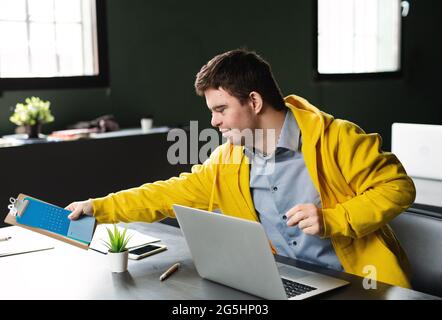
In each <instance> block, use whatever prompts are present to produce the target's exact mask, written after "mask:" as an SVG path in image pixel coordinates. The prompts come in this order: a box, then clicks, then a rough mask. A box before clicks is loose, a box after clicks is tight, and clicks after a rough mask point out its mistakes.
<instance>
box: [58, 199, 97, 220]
mask: <svg viewBox="0 0 442 320" xmlns="http://www.w3.org/2000/svg"><path fill="white" fill-rule="evenodd" d="M65 209H66V210H69V211H72V213H71V214H70V215H68V218H69V219H71V220H77V219H78V218H79V217H80V216H81V215H82V214H86V215H88V216H92V214H93V208H92V201H91V200H85V201H76V202H72V203H71V204H70V205H68V206H67V207H66V208H65Z"/></svg>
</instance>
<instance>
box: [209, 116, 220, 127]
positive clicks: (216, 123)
mask: <svg viewBox="0 0 442 320" xmlns="http://www.w3.org/2000/svg"><path fill="white" fill-rule="evenodd" d="M210 124H211V125H212V127H219V126H220V124H221V121H220V120H219V118H218V117H217V116H216V115H214V114H213V115H212V120H211V121H210Z"/></svg>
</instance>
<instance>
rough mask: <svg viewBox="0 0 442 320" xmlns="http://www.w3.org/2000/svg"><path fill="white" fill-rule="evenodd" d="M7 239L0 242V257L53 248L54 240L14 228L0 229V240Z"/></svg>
mask: <svg viewBox="0 0 442 320" xmlns="http://www.w3.org/2000/svg"><path fill="white" fill-rule="evenodd" d="M9 237H10V239H9V240H6V241H0V257H6V256H11V255H16V254H22V253H29V252H35V251H41V250H48V249H53V248H54V240H52V239H49V238H48V237H46V236H43V235H40V234H36V233H35V232H32V231H29V230H26V229H23V228H20V227H16V226H13V227H7V228H0V239H4V238H9Z"/></svg>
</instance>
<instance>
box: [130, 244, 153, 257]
mask: <svg viewBox="0 0 442 320" xmlns="http://www.w3.org/2000/svg"><path fill="white" fill-rule="evenodd" d="M155 249H158V247H157V246H152V245H147V246H143V247H140V248H136V249H133V250H129V252H130V253H132V254H136V255H141V254H144V253H146V252H150V251H153V250H155Z"/></svg>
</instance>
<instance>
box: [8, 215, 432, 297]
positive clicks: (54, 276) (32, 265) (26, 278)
mask: <svg viewBox="0 0 442 320" xmlns="http://www.w3.org/2000/svg"><path fill="white" fill-rule="evenodd" d="M130 227H131V228H133V229H136V230H138V231H140V232H143V233H145V234H148V235H151V236H153V237H156V238H160V239H162V243H164V244H166V245H167V246H168V250H166V251H163V252H161V253H158V254H156V255H153V256H150V257H147V258H144V259H142V260H139V261H132V260H129V268H128V272H125V273H120V274H115V273H111V272H110V271H109V268H108V261H107V259H106V258H107V257H106V255H104V254H101V253H98V252H95V251H92V250H88V251H86V250H83V249H79V248H77V247H74V246H71V245H68V244H66V243H64V242H61V241H57V240H53V241H54V246H55V249H51V250H47V251H41V252H33V253H27V254H21V255H15V256H8V257H2V258H0V285H1V290H0V300H5V299H85V300H95V299H118V300H124V299H161V300H169V299H173V300H181V299H207V300H225V299H228V300H242V299H257V297H254V296H251V295H249V294H247V293H244V292H240V291H237V290H235V289H232V288H229V287H226V286H223V285H220V284H217V283H214V282H211V281H208V280H204V279H202V278H200V277H199V276H198V274H197V272H196V270H195V266H194V264H193V262H192V259H191V256H190V253H189V250H188V248H187V245H186V243H185V241H184V239H183V237H182V235H181V231H180V229H178V228H176V227H172V226H169V225H166V224H162V223H152V224H145V223H134V224H130ZM7 228H10V227H7ZM42 237H44V236H42ZM277 260H278V261H280V262H283V263H287V264H292V265H295V266H297V267H301V268H305V269H308V270H313V271H316V272H322V273H325V274H329V275H331V276H335V277H340V278H342V279H345V280H347V281H349V282H350V285H348V286H346V287H343V288H339V289H337V290H334V291H330V292H328V293H325V294H323V295H320V296H318V297H317V299H434V298H436V297H434V296H430V295H427V294H424V293H420V292H417V291H413V290H408V289H403V288H400V287H394V286H390V285H387V284H383V283H380V282H378V284H377V289H376V290H365V289H364V288H363V279H362V278H360V277H357V276H353V275H350V274H346V273H341V272H337V271H333V270H330V269H323V268H320V267H317V266H313V265H309V264H306V263H302V262H299V261H296V260H292V259H289V258H284V257H277ZM178 261H179V262H180V263H181V267H180V269H179V270H178V271H177V272H175V273H174V274H173V275H172V276H170V277H169V278H168V279H167V280H165V281H163V282H160V281H159V277H160V275H161V274H162V273H163V272H164V271H165V270H166V269H167V268H168V267H170V266H171V265H172V264H174V263H175V262H178ZM226 263H228V262H226Z"/></svg>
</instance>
